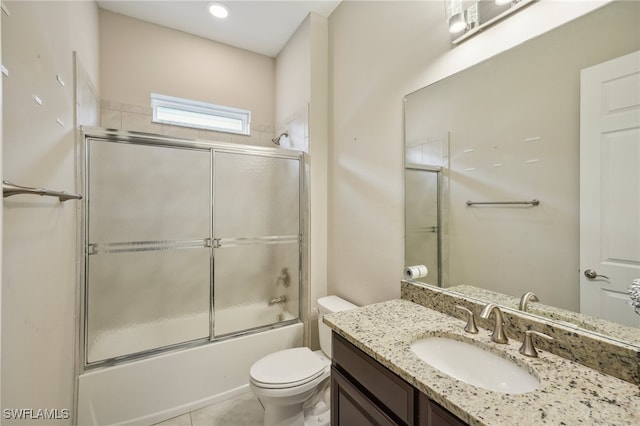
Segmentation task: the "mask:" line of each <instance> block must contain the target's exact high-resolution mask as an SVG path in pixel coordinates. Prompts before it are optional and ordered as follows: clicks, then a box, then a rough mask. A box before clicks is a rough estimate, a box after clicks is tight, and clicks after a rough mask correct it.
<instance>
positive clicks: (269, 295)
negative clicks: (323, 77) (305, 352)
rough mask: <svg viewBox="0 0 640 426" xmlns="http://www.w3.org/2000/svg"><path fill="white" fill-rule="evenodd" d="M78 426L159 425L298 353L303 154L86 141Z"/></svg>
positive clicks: (100, 138)
mask: <svg viewBox="0 0 640 426" xmlns="http://www.w3.org/2000/svg"><path fill="white" fill-rule="evenodd" d="M83 135H84V138H83V144H82V163H83V167H82V176H81V179H82V181H83V185H84V194H85V197H84V199H85V201H84V205H83V214H82V215H81V216H82V226H81V228H82V232H81V234H82V238H81V239H82V248H83V253H82V255H83V256H82V258H83V261H84V262H83V268H82V274H81V275H82V279H81V282H82V283H83V285H82V286H81V291H80V293H81V294H80V298H79V299H80V303H79V310H80V312H81V315H80V318H81V323H80V333H79V345H78V346H79V354H78V355H79V359H80V360H81V362H80V363H79V364H81V366H80V367H81V368H79V371H78V392H77V394H78V400H77V403H78V407H77V423H78V424H82V425H132V424H152V423H154V422H158V421H161V420H163V419H166V418H170V417H173V416H176V415H179V414H182V413H185V412H188V411H191V410H193V409H196V408H200V407H203V406H205V405H208V404H211V403H214V402H216V401H220V400H224V399H227V398H229V397H232V396H234V395H237V394H239V393H242V392H246V391H247V390H248V383H249V373H248V372H249V368H250V367H251V365H252V364H253V363H254V362H255V361H256V360H258V359H259V358H261V357H262V356H264V355H266V354H268V353H271V352H274V351H277V350H280V349H286V348H290V347H296V346H302V344H303V323H302V316H301V312H302V306H301V303H300V301H301V300H302V298H301V293H302V291H303V286H302V282H303V280H302V276H303V273H302V265H303V264H304V259H303V256H304V253H303V252H304V250H303V247H304V232H303V231H304V221H303V212H304V211H305V209H304V200H305V196H304V194H305V190H304V179H303V175H304V173H303V172H302V171H303V170H304V154H302V153H300V152H296V151H288V150H283V149H278V148H261V147H250V146H242V145H232V144H224V143H209V142H205V141H199V140H198V141H189V140H181V139H176V138H168V137H163V136H155V135H149V134H142V133H134V132H122V131H111V130H104V129H96V128H91V129H83Z"/></svg>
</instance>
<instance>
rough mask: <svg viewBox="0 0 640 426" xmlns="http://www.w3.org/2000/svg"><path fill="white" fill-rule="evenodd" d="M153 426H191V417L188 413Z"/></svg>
mask: <svg viewBox="0 0 640 426" xmlns="http://www.w3.org/2000/svg"><path fill="white" fill-rule="evenodd" d="M154 426H191V415H190V414H189V413H187V414H183V415H182V416H178V417H174V418H172V419H169V420H165V421H163V422H161V423H156V424H155V425H154Z"/></svg>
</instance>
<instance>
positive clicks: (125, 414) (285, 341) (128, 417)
mask: <svg viewBox="0 0 640 426" xmlns="http://www.w3.org/2000/svg"><path fill="white" fill-rule="evenodd" d="M271 308H273V309H271ZM271 308H268V309H265V308H264V305H261V306H252V305H248V306H243V307H240V308H234V309H228V310H220V311H218V312H217V314H216V319H217V322H219V323H220V324H221V325H223V324H232V323H235V324H236V325H237V324H239V323H242V322H244V321H247V319H248V318H250V317H251V316H252V315H253V316H255V315H256V314H258V315H265V314H268V315H271V314H272V313H274V312H276V313H274V315H280V314H281V313H282V310H281V308H280V307H278V306H273V307H271ZM293 318H294V317H293V316H292V315H291V314H289V313H286V312H285V313H284V320H287V319H293ZM253 320H254V322H250V323H248V324H256V322H255V320H257V321H259V320H260V319H259V318H258V319H256V318H253ZM234 321H237V322H234ZM141 327H144V325H142V326H141ZM302 330H303V325H302V323H300V322H297V323H294V324H290V325H285V326H281V327H277V328H272V329H267V330H262V331H256V332H252V333H248V334H244V335H241V336H238V337H231V338H228V339H225V340H221V341H216V342H211V343H207V344H204V345H201V346H197V347H190V348H187V349H181V350H175V351H171V352H165V353H162V354H160V355H155V356H150V357H148V358H143V359H138V360H136V361H131V362H128V363H125V364H119V365H115V366H110V367H104V368H101V369H97V370H89V371H86V372H83V373H81V374H80V375H79V377H78V406H77V424H78V425H82V426H105V425H141V424H153V423H157V422H160V421H162V420H165V419H169V418H171V417H174V416H178V415H180V414H184V413H187V412H189V411H192V410H195V409H198V408H202V407H204V406H207V405H209V404H213V403H215V402H219V401H223V400H225V399H229V398H232V397H234V396H236V395H239V394H241V393H244V392H247V391H248V389H249V368H250V367H251V365H252V364H253V363H254V362H255V361H257V360H258V359H260V358H261V357H263V356H265V355H267V354H269V353H271V352H275V351H278V350H281V349H287V348H292V347H298V346H302Z"/></svg>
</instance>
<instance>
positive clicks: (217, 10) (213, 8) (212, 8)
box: [209, 3, 229, 19]
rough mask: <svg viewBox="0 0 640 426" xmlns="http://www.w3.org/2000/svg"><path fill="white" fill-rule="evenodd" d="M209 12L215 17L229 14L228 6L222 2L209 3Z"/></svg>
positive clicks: (221, 17)
mask: <svg viewBox="0 0 640 426" xmlns="http://www.w3.org/2000/svg"><path fill="white" fill-rule="evenodd" d="M209 13H210V14H212V15H213V16H215V17H216V18H220V19H224V18H226V17H227V16H229V8H228V7H227V6H225V5H224V4H222V3H209Z"/></svg>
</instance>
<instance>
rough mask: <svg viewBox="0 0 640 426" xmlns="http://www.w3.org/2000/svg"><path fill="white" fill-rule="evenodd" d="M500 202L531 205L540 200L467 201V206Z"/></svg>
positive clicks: (537, 203)
mask: <svg viewBox="0 0 640 426" xmlns="http://www.w3.org/2000/svg"><path fill="white" fill-rule="evenodd" d="M498 204H507V205H509V204H526V205H531V206H537V205H539V204H540V201H539V200H535V199H534V200H531V201H467V206H477V205H498Z"/></svg>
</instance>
